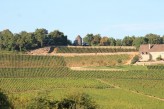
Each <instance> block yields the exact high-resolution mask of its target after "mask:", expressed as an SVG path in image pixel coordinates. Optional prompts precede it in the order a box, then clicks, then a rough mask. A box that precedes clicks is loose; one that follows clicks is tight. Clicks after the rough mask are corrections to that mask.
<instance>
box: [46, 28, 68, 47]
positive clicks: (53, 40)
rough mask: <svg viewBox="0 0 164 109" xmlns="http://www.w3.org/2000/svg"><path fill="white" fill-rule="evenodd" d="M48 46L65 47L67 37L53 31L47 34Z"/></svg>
mask: <svg viewBox="0 0 164 109" xmlns="http://www.w3.org/2000/svg"><path fill="white" fill-rule="evenodd" d="M48 45H67V36H65V35H64V33H63V32H60V31H59V30H54V31H52V32H50V33H49V34H48Z"/></svg>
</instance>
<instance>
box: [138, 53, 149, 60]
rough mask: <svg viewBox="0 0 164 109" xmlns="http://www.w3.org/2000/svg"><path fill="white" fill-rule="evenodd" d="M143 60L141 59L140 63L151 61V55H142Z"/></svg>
mask: <svg viewBox="0 0 164 109" xmlns="http://www.w3.org/2000/svg"><path fill="white" fill-rule="evenodd" d="M141 57H142V59H140V61H149V59H150V55H149V54H147V55H146V54H144V55H141Z"/></svg>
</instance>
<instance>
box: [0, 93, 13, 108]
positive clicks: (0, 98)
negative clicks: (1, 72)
mask: <svg viewBox="0 0 164 109" xmlns="http://www.w3.org/2000/svg"><path fill="white" fill-rule="evenodd" d="M0 109H13V106H12V104H11V103H10V101H9V99H8V97H7V95H6V94H4V93H3V92H2V91H0Z"/></svg>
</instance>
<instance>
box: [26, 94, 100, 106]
mask: <svg viewBox="0 0 164 109" xmlns="http://www.w3.org/2000/svg"><path fill="white" fill-rule="evenodd" d="M97 107H98V105H97V104H96V102H95V101H94V100H93V99H92V98H91V97H90V96H89V95H88V94H85V93H74V94H70V95H67V96H66V97H64V98H63V99H62V100H60V101H56V100H54V99H50V97H48V96H47V94H39V95H38V97H36V98H35V99H33V100H32V101H31V103H30V104H29V106H28V107H27V109H54V108H55V109H97Z"/></svg>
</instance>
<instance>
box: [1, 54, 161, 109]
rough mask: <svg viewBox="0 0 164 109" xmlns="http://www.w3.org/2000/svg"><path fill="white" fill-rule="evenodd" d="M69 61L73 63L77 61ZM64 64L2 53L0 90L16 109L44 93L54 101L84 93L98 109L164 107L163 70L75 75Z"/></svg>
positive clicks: (129, 68)
mask: <svg viewBox="0 0 164 109" xmlns="http://www.w3.org/2000/svg"><path fill="white" fill-rule="evenodd" d="M81 58H84V59H86V58H85V57H81ZM108 58H109V57H108ZM112 58H113V57H112ZM71 59H72V62H73V60H77V57H75V58H73V57H72V58H71ZM78 59H79V60H80V58H78ZM95 59H96V58H95ZM67 61H68V58H65V57H58V56H28V55H13V54H4V53H3V54H1V55H0V88H1V90H2V91H5V92H6V93H7V94H8V96H9V98H10V100H11V101H12V102H13V104H14V106H15V109H25V108H26V107H27V105H28V104H29V102H30V101H31V100H32V99H33V98H35V97H36V96H37V95H38V93H45V92H46V93H47V96H48V97H50V98H52V99H56V100H58V99H62V98H63V97H64V96H66V95H68V94H70V93H78V92H85V93H87V94H89V95H90V96H91V97H92V98H93V99H94V100H95V101H96V103H97V104H98V105H99V108H100V109H163V107H164V72H163V70H161V69H162V68H163V67H160V68H161V69H157V68H158V67H155V68H154V67H150V66H149V67H147V66H124V65H119V66H98V67H97V66H96V67H94V66H93V67H92V68H95V69H96V70H91V71H75V70H71V69H69V68H68V66H67ZM87 61H89V62H90V60H87V59H86V62H87ZM93 61H94V60H93ZM77 64H78V63H77ZM98 69H121V70H120V71H117V70H116V71H105V70H104V71H102V70H98Z"/></svg>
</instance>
